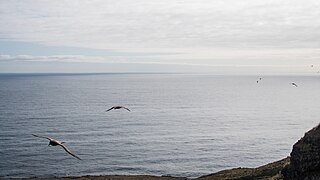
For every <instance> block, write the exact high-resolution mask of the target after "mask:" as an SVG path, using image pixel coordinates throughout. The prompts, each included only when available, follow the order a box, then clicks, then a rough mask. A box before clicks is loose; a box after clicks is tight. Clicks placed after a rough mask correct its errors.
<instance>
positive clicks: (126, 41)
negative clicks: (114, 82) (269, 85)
mask: <svg viewBox="0 0 320 180" xmlns="http://www.w3.org/2000/svg"><path fill="white" fill-rule="evenodd" d="M319 9H320V1H318V0H303V1H301V0H241V1H239V0H116V1H115V0H90V1H89V0H81V1H80V0H79V1H78V0H57V1H51V0H47V1H46V0H42V1H36V0H23V1H20V0H10V1H7V0H0V73H59V72H63V73H81V72H84V73H87V72H200V73H201V72H211V73H217V74H224V73H226V74H229V73H236V74H237V73H240V74H243V73H244V74H246V73H248V74H250V73H253V74H263V73H271V74H272V73H274V74H277V73H289V74H296V73H298V74H299V73H304V74H305V73H307V74H308V73H314V72H316V71H319V70H320V18H319V17H320V11H319ZM311 65H314V67H313V68H311Z"/></svg>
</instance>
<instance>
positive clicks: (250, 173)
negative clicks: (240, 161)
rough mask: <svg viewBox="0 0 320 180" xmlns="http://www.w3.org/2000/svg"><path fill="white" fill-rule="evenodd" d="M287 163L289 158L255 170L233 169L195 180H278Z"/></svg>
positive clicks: (281, 177)
mask: <svg viewBox="0 0 320 180" xmlns="http://www.w3.org/2000/svg"><path fill="white" fill-rule="evenodd" d="M288 163H289V158H285V159H282V160H280V161H276V162H273V163H270V164H267V165H264V166H260V167H257V168H234V169H229V170H223V171H220V172H217V173H213V174H209V175H206V176H202V177H200V178H198V179H196V180H227V179H228V180H230V179H232V180H236V179H238V180H255V179H260V180H280V179H283V176H282V175H281V170H282V169H283V168H284V167H285V166H286V165H287V164H288Z"/></svg>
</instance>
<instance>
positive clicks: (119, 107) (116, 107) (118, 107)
mask: <svg viewBox="0 0 320 180" xmlns="http://www.w3.org/2000/svg"><path fill="white" fill-rule="evenodd" d="M112 109H125V110H127V111H130V109H129V108H126V107H124V106H113V107H111V108H110V109H107V110H106V112H108V111H111V110H112Z"/></svg>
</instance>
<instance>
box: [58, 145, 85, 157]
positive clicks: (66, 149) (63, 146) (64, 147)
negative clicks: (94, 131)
mask: <svg viewBox="0 0 320 180" xmlns="http://www.w3.org/2000/svg"><path fill="white" fill-rule="evenodd" d="M59 145H60V146H61V147H62V148H63V149H64V150H65V151H66V152H67V153H69V154H70V155H71V156H73V157H75V158H77V159H79V160H81V159H80V158H79V157H78V156H77V155H75V154H73V153H72V152H71V151H70V150H69V149H68V148H67V147H66V146H65V145H63V144H59Z"/></svg>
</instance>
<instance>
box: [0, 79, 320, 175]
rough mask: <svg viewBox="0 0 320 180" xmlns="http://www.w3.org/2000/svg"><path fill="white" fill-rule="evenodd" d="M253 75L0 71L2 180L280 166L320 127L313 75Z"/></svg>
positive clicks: (319, 99) (196, 172) (319, 97)
mask: <svg viewBox="0 0 320 180" xmlns="http://www.w3.org/2000/svg"><path fill="white" fill-rule="evenodd" d="M259 77H260V76H217V75H196V74H87V75H86V74H84V75H81V74H75V75H68V74H60V75H57V74H40V75H39V74H38V75H36V74H35V75H32V74H29V75H26V74H25V75H24V74H3V75H0V177H6V178H8V177H35V176H36V177H52V176H81V175H115V174H117V175H128V174H150V175H171V176H184V177H198V176H201V175H206V174H209V173H213V172H216V171H219V170H222V169H226V168H234V167H256V166H260V165H264V164H266V163H270V162H272V161H275V160H280V159H282V158H285V157H287V156H288V155H289V154H290V152H291V149H292V145H293V144H294V143H295V142H296V141H297V140H298V139H300V138H301V137H302V136H303V135H304V133H305V132H306V131H308V130H309V129H311V128H312V127H314V126H316V125H317V124H318V123H319V117H320V111H319V107H320V93H319V92H320V91H319V90H320V76H263V79H262V80H261V81H259V83H257V82H256V81H257V80H258V78H259ZM292 82H295V83H296V84H298V87H294V86H292V85H291V83H292ZM114 105H124V106H127V107H129V108H130V109H131V112H128V111H126V110H121V109H120V110H113V111H109V112H105V110H106V109H107V108H109V107H111V106H114ZM31 134H38V135H42V136H50V137H53V138H56V139H58V140H61V141H65V142H66V146H67V147H68V148H69V149H70V150H71V151H73V152H74V153H75V154H77V155H78V156H79V157H81V158H82V160H81V161H79V160H77V159H75V158H74V157H72V156H70V155H68V154H67V153H66V152H65V151H64V150H63V149H62V148H61V147H58V146H55V147H49V146H47V145H48V141H47V140H46V139H40V138H36V137H33V136H32V135H31Z"/></svg>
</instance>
